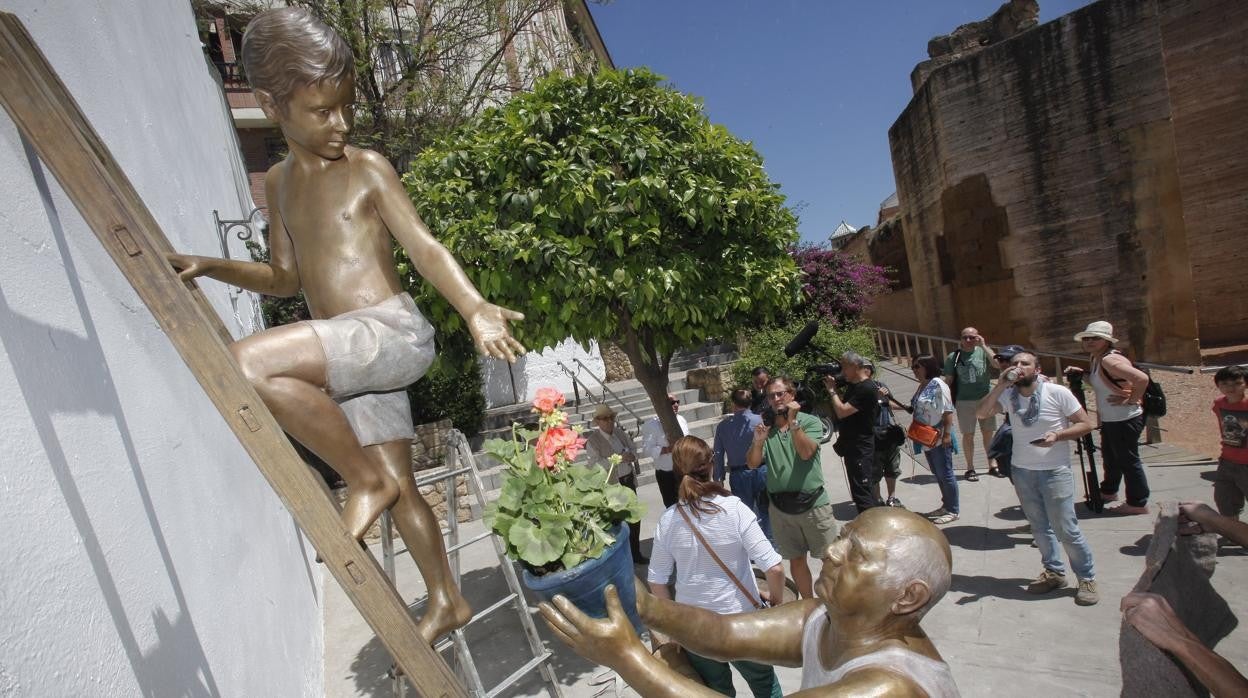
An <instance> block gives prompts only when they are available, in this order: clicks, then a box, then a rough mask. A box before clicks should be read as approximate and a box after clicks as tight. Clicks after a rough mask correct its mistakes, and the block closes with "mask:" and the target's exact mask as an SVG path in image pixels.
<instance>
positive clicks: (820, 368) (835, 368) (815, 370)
mask: <svg viewBox="0 0 1248 698" xmlns="http://www.w3.org/2000/svg"><path fill="white" fill-rule="evenodd" d="M806 373H809V374H812V375H816V376H819V377H820V378H822V377H824V376H832V377H833V378H840V377H841V362H840V361H829V362H827V363H825V364H815V365H813V366H807V367H806Z"/></svg>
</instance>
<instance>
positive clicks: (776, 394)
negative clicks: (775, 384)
mask: <svg viewBox="0 0 1248 698" xmlns="http://www.w3.org/2000/svg"><path fill="white" fill-rule="evenodd" d="M788 394H789V391H787V390H780V391H777V392H774V393H767V396H768V397H784V396H785V395H788Z"/></svg>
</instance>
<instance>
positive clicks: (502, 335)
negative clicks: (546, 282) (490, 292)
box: [465, 303, 525, 363]
mask: <svg viewBox="0 0 1248 698" xmlns="http://www.w3.org/2000/svg"><path fill="white" fill-rule="evenodd" d="M523 319H524V313H517V312H516V311H514V310H508V309H507V308H503V307H501V306H497V305H494V304H493V303H482V304H481V306H480V307H479V308H477V310H476V312H474V313H472V314H471V315H469V316H468V317H467V318H465V320H467V321H468V331H469V332H472V341H473V342H474V343H475V344H476V345H477V351H478V352H480V353H482V354H485V355H486V356H490V357H493V358H495V359H507V361H508V362H510V363H515V362H516V356H517V355H522V354H524V351H525V350H524V345H523V344H521V343H520V342H517V341H516V338H515V337H512V336H511V332H510V331H509V330H508V329H507V321H508V320H523Z"/></svg>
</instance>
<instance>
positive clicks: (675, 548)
mask: <svg viewBox="0 0 1248 698" xmlns="http://www.w3.org/2000/svg"><path fill="white" fill-rule="evenodd" d="M711 457H712V451H711V447H710V446H708V445H707V444H706V442H705V441H703V440H702V439H699V438H697V437H696V436H685V437H682V438H681V439H680V440H678V441H677V442H676V444H675V445H674V446H673V447H672V467H673V470H674V471H675V474H676V478H677V482H678V483H679V485H678V486H679V494H678V499H677V502H676V504H674V505H672V506H671V507H670V508H668V510H667V511H665V512H664V513H663V516H662V518H660V519H659V527H658V529H657V530H656V531H655V534H654V549H653V551H652V552H651V555H652V557H651V560H650V569H649V572H648V574H647V580H648V581H649V582H650V590H651V592H652V593H654V595H655V596H658V597H661V598H667V599H670V598H671V597H672V596H671V593H670V592H669V590H668V586H667V583H668V580H669V579H671V577H672V572H673V571H675V573H676V599H677V600H678V601H680V602H681V603H686V604H690V605H692V606H698V607H700V608H705V609H707V610H710V611H714V612H716V613H724V614H728V613H742V612H745V611H750V610H752V609H754V608H755V607H756V603H757V602H758V601H759V594H758V585H757V584H755V582H754V574H753V572H752V571H751V569H750V561H751V560H753V561H754V564H755V565H757V566H758V568H759V569H762V570H766V571H767V588H768V591H769V592H770V598H771V599H774V600H776V602H777V603H779V600H781V599H783V598H784V597H783V596H782V593H783V591H784V568H783V566H782V565H781V561H780V554H779V553H777V552H776V550H775V548H773V547H772V546H771V543H769V542H768V541H767V537H766V536H764V535H763V531H762V529H761V528H759V525H758V518H757V517H756V516H755V515H754V512H753V511H751V510H750V508H749V507H748V506H747V505H746V504H745V502H742V501H741V500H740V499H738V498H736V497H734V496H732V494H730V493H729V492H728V490H726V489H724V487H723V485H720V484H718V483H716V482H715V481H714V480H712V479H711V474H712V472H713V466H712V464H711ZM682 512H683V515H682ZM686 517H688V518H687V519H686ZM691 524H692V525H693V526H695V527H696V528H697V531H698V533H700V534H701V536H702V538H703V539H704V540H705V541H706V545H709V546H710V547H711V548H712V549H713V550H714V551H715V555H717V556H719V559H720V560H722V561H723V564H724V566H726V567H727V568H728V570H729V571H730V572H731V575H730V574H729V572H725V570H724V569H723V567H721V566H720V565H719V563H717V562H716V561H715V558H714V557H712V555H711V553H710V551H708V550H707V548H706V545H703V543H702V542H701V541H700V540H699V539H698V536H697V535H695V534H694V532H693V531H692V530H691V529H690V525H691ZM732 577H735V578H736V581H734V580H733V579H732ZM738 585H740V586H741V587H744V588H745V591H744V593H743V592H742V590H741V589H740V588H739V586H738ZM688 655H689V662H690V663H691V664H692V665H693V668H694V669H695V670H696V671H697V672H698V675H699V676H701V677H702V680H703V681H705V682H706V685H707V686H709V687H711V688H712V689H714V690H716V691H718V692H720V693H722V694H724V695H728V696H731V695H736V692H735V691H734V690H733V687H732V673H731V671H730V670H729V668H728V662H718V661H715V660H712V659H707V658H706V657H701V656H698V655H696V654H694V653H692V652H689V653H688ZM732 666H734V667H736V669H737V671H739V672H740V673H741V676H742V677H743V678H744V679H745V680H746V682H748V683H749V685H750V690H751V691H752V692H753V693H754V696H755V698H779V697H780V696H781V695H782V693H781V691H780V681H779V680H778V679H777V678H776V671H775V669H774V668H772V667H771V666H770V665H767V664H759V663H757V662H747V661H735V662H732Z"/></svg>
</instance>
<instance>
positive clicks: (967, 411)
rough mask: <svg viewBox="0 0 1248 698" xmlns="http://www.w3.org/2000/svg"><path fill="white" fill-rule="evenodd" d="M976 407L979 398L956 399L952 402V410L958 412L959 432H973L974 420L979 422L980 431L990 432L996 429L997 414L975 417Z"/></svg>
mask: <svg viewBox="0 0 1248 698" xmlns="http://www.w3.org/2000/svg"><path fill="white" fill-rule="evenodd" d="M977 407H979V400H958V401H957V402H956V403H954V405H953V408H954V411H956V412H957V413H958V429H959V430H960V431H959V432H958V433H959V434H974V433H975V422H979V430H980V431H987V432H990V433H991V432H995V431H996V430H997V415H995V414H990V415H988V417H987V418H986V419H977V418H976V417H975V409H976V408H977Z"/></svg>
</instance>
